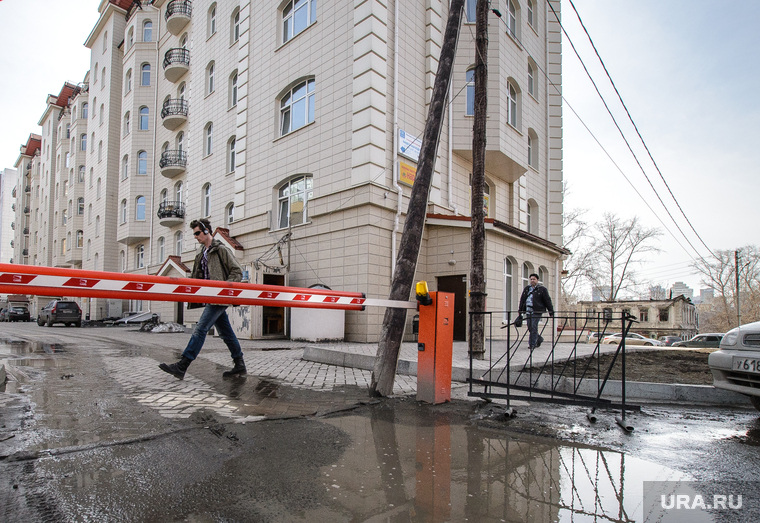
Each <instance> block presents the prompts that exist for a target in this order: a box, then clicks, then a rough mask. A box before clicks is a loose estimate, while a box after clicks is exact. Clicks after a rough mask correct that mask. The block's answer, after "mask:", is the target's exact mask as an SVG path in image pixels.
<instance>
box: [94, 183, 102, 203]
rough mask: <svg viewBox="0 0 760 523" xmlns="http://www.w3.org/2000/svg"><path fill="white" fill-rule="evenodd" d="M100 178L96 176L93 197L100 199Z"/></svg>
mask: <svg viewBox="0 0 760 523" xmlns="http://www.w3.org/2000/svg"><path fill="white" fill-rule="evenodd" d="M100 186H101V182H100V178H98V183H97V184H96V185H95V199H97V200H100Z"/></svg>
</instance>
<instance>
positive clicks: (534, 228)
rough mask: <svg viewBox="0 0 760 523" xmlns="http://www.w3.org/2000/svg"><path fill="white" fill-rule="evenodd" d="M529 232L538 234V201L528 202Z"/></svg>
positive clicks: (531, 200)
mask: <svg viewBox="0 0 760 523" xmlns="http://www.w3.org/2000/svg"><path fill="white" fill-rule="evenodd" d="M527 225H528V232H529V233H531V234H538V203H536V200H533V199H530V200H528V223H527Z"/></svg>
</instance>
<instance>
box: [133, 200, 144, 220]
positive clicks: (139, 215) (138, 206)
mask: <svg viewBox="0 0 760 523" xmlns="http://www.w3.org/2000/svg"><path fill="white" fill-rule="evenodd" d="M135 220H137V221H139V222H144V221H145V196H138V197H137V199H136V200H135Z"/></svg>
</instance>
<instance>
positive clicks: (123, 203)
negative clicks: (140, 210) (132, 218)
mask: <svg viewBox="0 0 760 523" xmlns="http://www.w3.org/2000/svg"><path fill="white" fill-rule="evenodd" d="M121 223H127V200H126V199H124V200H122V201H121Z"/></svg>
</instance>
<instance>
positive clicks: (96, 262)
mask: <svg viewBox="0 0 760 523" xmlns="http://www.w3.org/2000/svg"><path fill="white" fill-rule="evenodd" d="M99 268H100V255H99V254H98V253H97V252H96V253H95V259H94V260H93V263H92V269H93V270H95V271H97V270H98V269H99Z"/></svg>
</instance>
